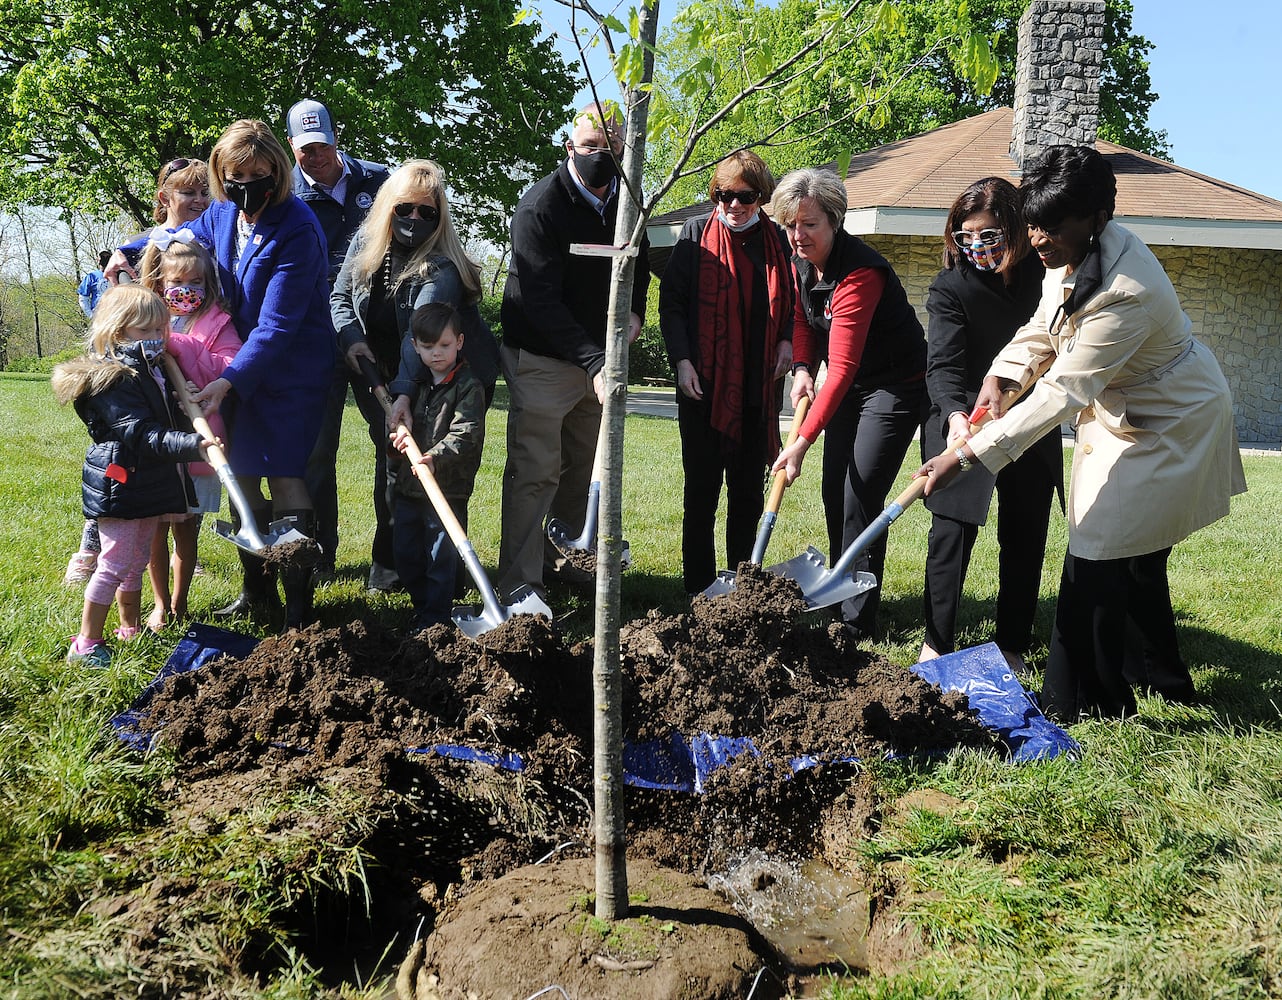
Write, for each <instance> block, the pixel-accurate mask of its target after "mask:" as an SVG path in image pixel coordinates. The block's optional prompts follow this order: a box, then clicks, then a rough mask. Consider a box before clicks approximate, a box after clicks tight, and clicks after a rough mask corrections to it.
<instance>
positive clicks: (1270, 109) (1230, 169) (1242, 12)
mask: <svg viewBox="0 0 1282 1000" xmlns="http://www.w3.org/2000/svg"><path fill="white" fill-rule="evenodd" d="M1131 2H1132V6H1133V7H1134V9H1135V13H1134V17H1133V20H1132V27H1133V29H1134V32H1135V34H1137V35H1142V36H1144V37H1145V38H1147V39H1148V40H1149V41H1150V42H1152V43H1153V44H1154V46H1155V47H1154V49H1153V50H1152V51H1151V52H1150V53H1149V74H1150V76H1151V77H1152V80H1153V92H1154V93H1156V94H1158V95H1159V99H1158V100H1157V102H1156V103H1155V104H1154V105H1153V107H1152V110H1151V111H1150V113H1149V124H1150V125H1151V126H1152V127H1153V128H1156V129H1166V131H1167V138H1168V140H1169V142H1170V144H1171V155H1172V158H1173V159H1174V160H1175V162H1176V163H1178V164H1179V165H1180V166H1182V167H1188V168H1189V169H1190V170H1196V171H1197V172H1198V173H1202V174H1209V175H1210V176H1212V177H1215V178H1217V179H1218V180H1222V181H1228V182H1229V183H1230V184H1236V185H1237V186H1238V187H1244V188H1248V189H1250V190H1252V191H1255V192H1257V193H1259V194H1263V195H1267V196H1268V197H1270V198H1276V199H1279V200H1282V113H1280V112H1279V110H1278V103H1279V94H1278V87H1277V80H1276V78H1275V74H1276V72H1277V70H1278V68H1279V64H1280V63H1282V48H1280V47H1279V45H1280V43H1282V3H1280V2H1279V0H1221V2H1219V3H1215V4H1208V3H1206V2H1205V0H1131Z"/></svg>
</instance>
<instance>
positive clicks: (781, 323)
mask: <svg viewBox="0 0 1282 1000" xmlns="http://www.w3.org/2000/svg"><path fill="white" fill-rule="evenodd" d="M774 187H775V182H774V178H773V177H772V176H771V174H770V169H769V168H768V167H767V166H766V164H765V162H764V161H762V159H761V157H759V156H757V154H756V153H751V152H748V151H747V150H741V151H739V152H738V153H733V154H731V155H730V156H728V157H726V158H725V159H724V160H722V161H721V162H720V163H718V164H717V167H716V169H715V170H714V171H713V175H712V181H711V184H710V185H709V190H708V194H709V196H710V197H711V198H712V199H713V200H714V202H715V203H716V208H715V209H714V210H713V212H712V214H711V215H701V216H698V217H696V218H693V219H690V220H689V221H687V222H686V224H685V226H684V228H683V229H682V230H681V236H680V238H679V239H678V240H677V242H676V245H675V246H674V247H673V248H672V256H671V257H670V258H669V259H668V264H667V267H666V268H664V272H663V279H662V283H661V284H660V285H659V325H660V328H661V329H662V331H663V341H664V344H665V346H666V347H667V349H668V357H669V359H670V360H671V362H672V368H673V371H674V372H675V373H676V378H677V424H678V427H679V429H680V432H681V463H682V466H683V467H684V471H685V495H684V500H685V502H684V516H683V519H682V532H681V563H682V575H683V578H684V581H685V589H686V592H687V593H689V594H697V593H699V592H700V591H702V590H703V589H704V588H706V587H707V586H708V585H709V584H710V583H712V581H713V580H715V579H716V576H717V561H716V551H715V536H714V522H715V520H716V514H717V501H718V500H719V499H720V496H721V486H722V482H723V481H724V483H725V488H726V562H727V565H729V566H730V567H732V568H733V567H736V566H737V565H738V564H739V563H740V562H743V561H744V560H746V559H748V558H750V557H751V555H752V546H753V542H754V540H755V538H756V533H757V522H758V521H759V520H760V519H761V512H762V509H763V507H764V505H765V500H764V483H765V473H766V469H767V468H769V466H770V463H771V462H773V461H774V458H775V455H777V454H778V453H779V407H780V404H781V402H782V396H783V383H782V381H781V379H782V378H783V375H784V373H785V372H787V371H788V367H789V365H791V363H792V319H793V279H792V264H791V262H790V257H791V253H790V250H789V248H788V238H787V236H786V235H785V234H784V232H783V230H782V229H780V228H779V227H778V226H777V225H775V223H774V222H772V221H771V220H770V218H769V216H767V215H766V213H765V211H764V210H763V209H762V207H761V206H762V205H763V204H764V203H765V202H767V201H769V200H770V196H771V194H772V193H773V192H774Z"/></svg>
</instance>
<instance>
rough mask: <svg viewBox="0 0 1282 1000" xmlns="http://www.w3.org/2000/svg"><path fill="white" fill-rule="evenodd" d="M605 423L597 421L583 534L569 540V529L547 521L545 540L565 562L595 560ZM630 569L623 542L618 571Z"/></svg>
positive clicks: (628, 551)
mask: <svg viewBox="0 0 1282 1000" xmlns="http://www.w3.org/2000/svg"><path fill="white" fill-rule="evenodd" d="M605 432H606V424H605V421H604V420H602V421H601V430H600V431H599V432H598V433H597V438H596V456H595V457H594V458H593V459H592V482H591V483H590V484H589V485H588V505H587V509H586V511H585V512H584V515H583V534H581V535H579V537H578V538H571V537H570V529H569V527H568V526H567V525H566V523H565V522H564V521H562V520H561V519H560V518H559V517H553V518H550V519H549V520H548V525H547V532H548V540H549V541H551V543H552V544H553V545H555V546H556V549H557V551H558V552H560V553H561V555H563V556H565V558H566V559H570V560H573V559H574V553H576V552H586V553H588V554H589V555H591V556H592V557H593V558H595V557H596V525H597V515H598V514H599V513H600V509H601V466H602V465H603V464H604V463H605ZM631 565H632V549H631V548H629V547H628V542H627V539H624V541H623V551H622V552H620V553H619V568H620V569H627V568H628V567H629V566H631Z"/></svg>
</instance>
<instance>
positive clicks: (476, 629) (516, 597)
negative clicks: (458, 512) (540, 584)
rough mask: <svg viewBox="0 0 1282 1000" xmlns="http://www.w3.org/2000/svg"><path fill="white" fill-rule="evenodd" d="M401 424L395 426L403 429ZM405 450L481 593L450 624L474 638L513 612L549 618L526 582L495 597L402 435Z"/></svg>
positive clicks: (368, 371) (378, 389)
mask: <svg viewBox="0 0 1282 1000" xmlns="http://www.w3.org/2000/svg"><path fill="white" fill-rule="evenodd" d="M357 360H358V361H359V362H360V366H361V374H362V375H364V376H365V380H366V381H367V382H369V385H370V389H371V391H372V392H373V393H374V398H375V399H377V400H378V401H379V403H380V404H381V405H382V407H383V412H384V413H386V414H387V415H388V416H391V413H392V396H391V393H389V392H388V391H387V387H386V386H384V385H383V380H382V379H381V378H379V375H378V371H377V370H376V369H375V368H374V365H373V364H372V363H371V362H370V360H369V358H366V357H361V358H358V359H357ZM404 426H405V425H404V424H401V425H400V426H399V427H398V428H397V430H402V429H404ZM405 440H406V448H405V453H406V455H408V456H409V458H410V461H411V462H413V464H412V465H411V466H410V468H411V470H412V471H413V472H414V475H416V476H417V477H418V481H419V484H420V485H421V486H422V487H423V492H424V493H426V494H427V498H428V499H429V500H430V501H432V506H433V507H434V508H435V509H436V516H437V517H439V518H440V519H441V524H443V525H444V526H445V531H446V533H447V534H448V535H449V536H450V541H451V542H453V543H454V548H456V549H457V550H458V554H459V556H460V558H462V560H463V565H464V566H466V567H467V571H468V573H470V574H471V575H472V582H473V583H475V584H476V589H477V590H478V591H480V593H481V602H482V605H483V608H482V611H481V613H480V614H479V615H469V614H466V613H465V612H462V611H455V612H454V614H453V616H452V617H453V619H454V624H455V625H457V626H458V627H459V630H460V631H462V632H463V633H464V634H465V635H467V636H468V637H469V638H472V639H477V638H479V637H480V636H482V635H484V634H485V633H486V632H488V631H490V630H491V629H495V628H498V627H499V626H500V625H502V624H503V623H504V622H505V621H507V620H508V619H509V618H511V617H512V616H513V615H543V617H545V618H547V619H548V620H549V621H551V619H552V609H551V608H549V607H548V606H547V604H546V603H544V601H543V599H542V598H541V597H539V595H538V594H537V593H535V592H534V590H532V589H531V588H530V587H529V586H527V585H525V584H522V585H521V586H520V587H518V588H517V589H516V590H514V591H513V592H512V603H511V604H510V605H506V604H503V603H501V602H500V601H499V597H498V594H497V593H496V592H495V590H494V585H493V584H492V583H490V579H489V577H487V576H486V575H485V570H484V569H483V568H482V566H481V560H480V559H479V558H478V557H477V555H476V550H475V549H474V548H473V547H472V543H471V542H469V541H468V540H467V532H465V531H464V530H463V525H461V524H460V523H459V519H458V517H456V516H455V514H454V511H453V509H452V508H451V507H450V502H449V500H447V499H446V498H445V494H444V493H442V492H441V487H440V484H438V483H437V481H436V477H435V476H433V475H432V470H431V469H429V468H428V467H427V466H426V465H421V464H419V463H420V462H421V461H422V458H423V451H422V449H420V448H419V446H418V445H417V444H416V443H415V441H414V438H413V437H411V436H409V435H408V434H407V435H406V439H405Z"/></svg>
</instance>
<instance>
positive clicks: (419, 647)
mask: <svg viewBox="0 0 1282 1000" xmlns="http://www.w3.org/2000/svg"><path fill="white" fill-rule="evenodd" d="M803 609H804V602H803V601H802V600H801V597H800V594H799V592H798V591H797V590H796V587H795V584H793V583H791V582H790V581H785V580H781V579H779V578H776V577H773V576H770V575H767V574H762V573H761V572H760V571H758V570H755V569H754V567H751V566H748V565H746V564H745V565H744V566H741V567H740V568H739V575H738V585H737V589H736V591H735V592H734V593H733V594H731V595H730V596H728V597H722V598H716V599H712V600H709V599H704V598H698V599H696V600H695V601H694V603H693V605H692V607H691V609H690V610H689V611H688V612H685V613H682V614H678V615H673V616H666V617H665V616H662V615H659V614H658V613H651V614H650V615H649V616H648V617H647V618H645V619H643V620H640V621H636V622H633V623H630V624H629V625H628V626H626V627H625V628H624V629H623V632H622V636H621V640H622V659H623V674H624V679H625V680H624V708H623V711H624V719H625V730H626V732H627V733H628V738H629V740H630V741H635V742H638V743H641V742H645V741H647V740H652V739H661V738H665V737H668V736H670V734H671V733H672V732H674V731H676V732H678V733H681V734H686V735H691V734H695V733H701V732H707V733H713V734H717V735H726V736H747V737H751V738H752V740H753V742H754V744H755V746H756V749H757V750H758V751H759V756H755V757H754V756H752V755H744V756H743V757H740V758H738V759H736V760H735V761H734V763H733V765H732V766H730V767H726V768H724V769H722V770H721V771H718V772H717V774H716V775H715V778H714V780H712V781H711V782H710V783H709V785H708V788H707V792H708V794H706V795H705V796H702V797H695V796H690V795H682V794H673V793H664V792H654V791H640V790H629V798H628V803H627V811H628V817H629V853H630V855H631V856H633V857H636V858H638V859H640V858H643V857H644V858H646V859H647V860H649V861H653V862H656V863H659V864H661V865H665V866H668V867H671V868H676V869H679V870H681V871H682V872H683V873H685V874H686V875H692V874H693V875H696V876H697V875H698V874H699V873H700V872H702V871H705V870H707V869H708V867H709V866H710V865H716V864H719V863H722V862H724V860H725V858H726V857H728V856H729V854H731V853H733V852H736V851H741V850H743V849H745V848H746V847H748V846H754V847H760V848H762V849H765V850H781V849H784V848H788V849H790V850H793V851H821V852H823V851H827V853H830V854H831V853H834V852H833V851H832V850H831V848H832V845H831V844H827V845H826V846H825V844H826V840H830V839H831V838H832V837H833V822H834V819H837V820H839V822H840V824H841V825H842V828H843V830H848V831H849V832H848V834H846V836H848V837H858V836H859V835H860V831H861V829H862V826H863V820H862V818H861V817H859V816H854V815H852V814H851V813H850V807H849V799H848V789H847V787H846V786H847V784H848V780H849V777H850V774H849V771H848V769H831V768H822V767H821V768H818V769H815V770H811V771H805V772H802V773H801V774H799V775H797V776H796V777H795V778H794V777H793V774H792V766H791V763H792V761H793V759H794V758H796V757H798V756H800V755H803V754H807V755H812V756H814V757H816V758H819V759H820V760H823V759H828V758H832V757H843V756H858V757H862V758H865V759H866V758H868V757H870V756H874V755H882V754H885V753H887V752H905V753H908V752H915V751H919V750H942V749H946V748H948V747H951V746H955V745H958V744H963V743H964V744H971V745H989V744H991V743H992V742H993V738H992V736H991V735H990V734H989V733H988V731H987V730H985V729H984V728H983V727H982V726H981V725H979V723H978V722H977V721H976V720H975V719H974V717H973V716H972V715H971V713H970V712H969V710H968V709H967V708H966V705H965V699H964V698H961V697H960V696H955V695H942V694H941V692H940V691H939V690H938V689H937V688H934V687H932V686H931V685H928V684H926V683H925V682H923V681H921V680H919V679H918V678H917V677H915V676H914V675H913V674H911V673H910V672H909V671H907V670H906V669H904V668H901V667H898V666H895V665H894V664H891V663H889V662H886V661H884V660H880V659H878V658H875V657H873V656H871V655H869V654H868V653H867V652H865V651H863V650H860V649H858V648H857V647H856V646H855V645H854V644H853V643H851V642H850V641H849V640H848V639H847V638H846V637H845V634H844V632H843V631H842V630H841V629H840V628H839V627H832V628H827V629H825V628H823V627H816V626H815V625H813V624H812V623H811V622H810V620H809V619H808V618H807V616H805V615H803V614H802V611H803ZM591 668H592V663H591V649H590V648H589V647H587V646H574V647H570V646H567V645H566V644H565V643H564V642H563V641H562V639H561V638H560V636H559V635H558V634H557V633H556V631H555V629H554V628H553V626H552V625H551V623H549V622H547V621H546V620H545V619H542V618H537V617H533V616H518V617H515V618H513V619H511V620H510V621H508V622H507V623H505V624H504V625H502V626H500V627H499V628H497V629H495V630H493V631H491V632H489V633H487V634H486V635H485V636H483V637H482V638H481V640H480V641H479V642H478V641H473V640H470V639H467V638H466V637H464V636H463V635H462V634H460V633H459V632H457V631H456V630H454V629H452V628H448V627H444V626H437V627H434V628H433V629H430V630H428V631H426V632H423V633H420V634H418V635H416V636H412V637H409V638H405V637H400V636H397V635H394V634H391V633H388V632H385V631H383V630H381V629H379V628H378V627H376V626H374V625H370V624H366V623H363V622H359V621H358V622H353V623H352V624H350V625H347V626H344V627H342V628H338V629H320V628H318V627H313V628H311V629H307V630H304V631H295V632H289V633H287V634H285V635H283V636H279V637H276V638H272V639H268V640H264V641H263V642H262V643H260V644H259V645H258V646H257V648H256V649H255V650H254V652H253V653H252V654H251V655H250V656H248V657H246V658H244V659H242V660H239V661H236V660H231V659H223V660H218V661H213V662H211V663H209V664H207V665H206V666H205V667H203V668H202V669H200V670H198V671H192V672H190V673H188V674H180V675H177V676H175V677H173V678H171V679H169V680H168V681H167V682H166V683H165V684H164V685H163V687H161V688H160V689H159V690H158V691H157V692H156V695H155V696H154V697H153V699H152V701H151V704H150V706H149V711H148V714H147V715H146V717H145V720H144V724H143V725H144V728H145V729H146V730H147V731H150V732H153V733H154V734H155V738H156V740H157V742H158V743H159V745H161V746H163V747H166V748H168V749H169V750H170V751H172V752H173V753H174V754H175V756H176V758H177V764H178V773H179V775H180V781H181V782H182V783H183V784H184V786H185V788H186V800H185V802H184V803H183V808H184V809H185V810H186V811H187V812H189V813H190V812H191V811H192V810H196V811H199V810H205V811H207V812H223V813H225V812H227V811H235V810H237V809H239V808H243V803H244V802H245V801H246V797H247V795H248V796H252V795H253V791H252V788H253V784H254V782H256V781H261V782H262V783H263V784H264V785H265V786H271V787H274V788H280V787H282V786H295V787H307V786H309V785H320V784H322V783H324V782H325V781H327V780H330V779H331V778H332V776H333V775H335V774H337V773H341V774H344V775H345V776H346V777H345V778H344V781H345V782H347V783H348V785H349V787H357V786H359V787H363V788H364V789H365V790H366V792H367V794H368V796H369V803H370V804H369V814H370V815H371V816H374V817H383V821H382V825H381V827H380V823H379V822H378V821H375V822H374V823H372V824H371V825H372V827H373V832H372V833H370V832H369V831H368V830H367V831H365V832H364V833H362V834H361V836H362V837H363V838H364V840H363V841H362V843H361V846H362V848H363V849H365V850H367V851H369V852H370V853H372V854H374V855H375V856H376V857H378V860H379V862H380V865H379V868H380V869H381V872H382V876H381V877H382V880H383V884H381V885H380V886H378V887H377V891H378V892H379V893H380V894H382V895H383V896H384V898H385V897H386V896H387V895H388V894H391V895H392V896H394V897H395V902H394V903H393V904H391V905H383V906H381V907H380V912H381V914H382V915H383V917H384V925H383V926H379V927H376V928H373V929H372V930H371V938H377V941H376V942H375V941H371V946H374V945H375V944H377V945H378V946H381V945H383V944H385V943H386V941H387V940H388V938H389V937H390V933H391V932H393V931H394V932H396V933H400V934H402V935H405V934H407V933H408V934H412V929H413V927H414V926H415V925H417V924H419V923H420V922H422V923H423V924H424V926H425V930H426V929H430V928H431V927H432V926H433V925H434V924H435V922H436V921H437V919H438V916H440V914H441V913H442V911H443V910H444V911H447V912H448V913H449V914H450V918H449V919H450V921H451V922H452V921H453V920H456V919H461V918H463V915H464V914H467V913H468V912H469V911H468V910H467V907H468V904H469V901H470V900H471V899H472V898H473V897H475V899H477V900H481V901H483V900H484V899H486V898H490V897H488V896H486V895H484V894H480V893H474V892H472V890H474V889H477V888H479V887H480V886H481V885H482V884H483V883H489V882H491V881H492V880H494V879H498V878H500V877H501V876H504V875H506V874H507V873H509V872H511V871H513V870H515V869H517V868H518V867H520V866H523V865H529V864H530V863H531V862H533V861H535V860H537V859H539V858H540V857H542V856H543V855H545V854H547V853H549V852H551V851H553V850H554V849H562V850H564V849H565V845H567V844H573V845H577V846H575V847H573V848H571V849H569V850H566V851H565V856H568V857H573V856H574V855H575V854H576V853H577V855H578V856H580V857H581V856H583V855H584V854H585V853H590V845H591V825H590V824H591V807H590V801H591V796H592V780H591V770H590V769H591V761H592V742H591V733H592V722H593V720H592V692H591ZM428 747H445V748H446V749H444V751H443V752H437V753H426V754H412V755H407V754H406V753H405V750H406V748H428ZM458 747H461V748H464V749H463V750H462V751H459V750H455V749H452V748H458ZM460 752H461V753H463V754H464V755H466V754H467V753H469V752H470V753H483V754H489V755H491V759H494V760H507V761H508V762H509V764H510V766H512V767H517V766H518V765H517V764H516V763H515V762H514V761H513V760H512V758H510V757H507V756H505V755H509V754H515V755H517V756H518V757H519V769H504V768H501V767H499V768H491V767H480V766H477V765H476V764H473V763H461V762H459V761H458V760H455V759H451V757H450V756H448V754H457V753H460ZM352 774H360V775H361V776H362V777H361V778H360V779H358V780H355V781H353V779H352V778H351V777H350V775H352ZM197 789H199V801H193V796H194V795H195V794H196V790H197ZM835 853H840V851H839V850H838V851H836V852H835ZM543 867H546V868H547V871H548V891H549V892H556V893H558V895H557V899H558V900H561V902H560V903H558V904H557V905H564V900H562V899H561V896H560V895H559V892H560V889H559V888H556V889H554V886H560V885H562V884H563V881H564V876H557V875H556V873H555V869H556V868H557V865H555V864H553V865H548V866H543ZM532 870H533V871H536V872H537V871H538V869H532ZM529 871H531V869H523V872H524V875H523V877H524V878H526V879H527V882H528V878H529V874H528V873H529ZM493 898H494V899H497V900H498V902H495V903H494V904H493V905H494V906H496V907H498V906H501V904H502V900H503V895H502V893H498V894H494V896H493ZM727 909H728V907H727ZM505 916H506V914H505V913H498V912H497V911H496V912H494V913H492V914H489V917H485V916H482V917H481V918H480V922H481V925H484V923H485V920H486V919H491V918H492V919H494V920H500V919H503V918H504V917H505ZM467 919H469V920H476V919H478V918H477V917H476V915H475V914H471V915H470V916H468V917H467ZM731 919H732V917H731V915H729V914H728V913H725V914H723V915H722V916H721V917H716V918H715V919H712V920H711V922H712V923H719V924H721V925H723V926H725V925H726V921H730V920H731ZM509 923H511V922H509ZM389 925H391V926H389ZM736 926H738V925H737V924H736ZM513 933H517V932H516V931H513ZM475 946H476V947H478V948H482V947H484V945H483V942H477V943H476V945H475ZM317 948H318V955H317V960H318V961H322V962H323V961H330V960H332V959H333V958H334V956H333V954H332V952H331V951H330V950H326V947H325V945H324V944H323V943H321V942H318V944H317ZM429 951H430V949H429ZM563 951H564V956H568V957H565V961H571V962H576V963H584V962H589V961H590V960H591V955H589V954H588V953H586V952H584V951H583V950H582V949H576V948H568V949H564V950H563ZM517 953H520V952H519V948H518V952H517ZM558 953H560V952H558ZM345 961H346V963H347V968H351V961H350V959H345ZM683 961H684V960H683ZM443 964H444V963H443ZM598 964H599V963H598ZM466 965H467V962H466V961H464V962H461V963H460V964H459V965H458V967H459V968H463V967H466ZM542 975H543V973H542V972H541V971H538V972H537V973H536V976H535V978H536V979H539V978H540V977H541V976H542ZM546 975H547V977H548V978H546V982H547V983H551V982H557V981H558V979H557V975H556V971H555V970H550V971H548V972H547V973H546ZM656 975H657V974H656ZM480 995H486V994H485V993H484V991H482V993H481V994H480ZM651 995H653V994H651Z"/></svg>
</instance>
